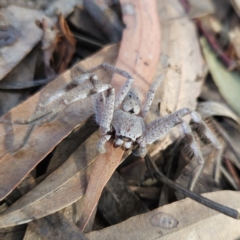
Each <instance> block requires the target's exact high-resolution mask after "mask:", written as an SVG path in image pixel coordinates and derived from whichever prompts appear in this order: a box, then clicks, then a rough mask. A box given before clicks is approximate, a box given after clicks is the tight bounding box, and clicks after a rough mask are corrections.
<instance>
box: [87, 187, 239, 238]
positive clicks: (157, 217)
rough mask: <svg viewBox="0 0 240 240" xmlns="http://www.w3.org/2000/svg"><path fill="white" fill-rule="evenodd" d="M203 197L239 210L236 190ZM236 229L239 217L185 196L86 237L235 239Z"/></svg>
mask: <svg viewBox="0 0 240 240" xmlns="http://www.w3.org/2000/svg"><path fill="white" fill-rule="evenodd" d="M203 196H205V197H206V198H209V199H211V200H213V201H216V202H218V203H221V204H224V205H227V206H229V207H232V208H235V209H237V210H238V211H239V210H240V201H239V199H240V193H239V192H235V191H220V192H213V193H206V194H203ZM213 223H214V224H213ZM223 226H224V227H223ZM226 229H227V230H226ZM239 229H240V221H239V220H236V219H233V218H230V217H227V216H225V215H223V214H221V213H218V212H216V211H214V210H211V209H209V208H207V207H205V206H203V205H201V204H199V203H197V202H195V201H193V200H191V199H189V198H187V199H184V200H181V201H178V202H174V203H172V204H169V205H165V206H163V207H160V208H158V209H155V210H153V211H151V212H149V213H146V214H142V215H138V216H136V217H132V218H130V219H128V220H127V221H125V222H123V223H120V224H117V225H114V226H112V227H108V228H105V229H103V230H101V231H94V232H91V233H88V234H86V236H87V237H88V238H89V239H90V240H95V239H96V240H105V239H114V240H117V239H138V240H141V239H142V240H145V239H148V240H151V239H161V240H172V239H178V240H185V239H204V240H208V239H209V240H210V239H213V238H214V239H219V240H225V239H238V238H239ZM213 234H214V235H213Z"/></svg>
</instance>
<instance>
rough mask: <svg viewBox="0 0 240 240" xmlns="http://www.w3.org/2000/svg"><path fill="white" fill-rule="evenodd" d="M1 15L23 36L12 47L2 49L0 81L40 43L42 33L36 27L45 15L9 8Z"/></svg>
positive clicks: (13, 7)
mask: <svg viewBox="0 0 240 240" xmlns="http://www.w3.org/2000/svg"><path fill="white" fill-rule="evenodd" d="M0 14H3V15H4V16H6V18H7V19H8V21H9V24H10V25H12V26H13V27H14V28H15V29H17V30H18V31H19V32H20V34H21V35H20V37H19V38H18V39H17V41H16V42H14V43H13V44H12V45H9V46H5V47H3V48H0V55H1V59H0V79H2V78H3V77H4V76H5V75H6V74H7V73H8V72H10V71H11V69H12V68H13V67H15V66H16V65H17V64H18V63H19V62H20V61H21V60H22V59H23V58H24V57H25V56H26V55H27V54H28V53H29V52H30V51H31V50H32V49H33V47H34V46H35V45H36V44H37V43H38V42H39V41H40V39H41V37H42V31H41V30H40V29H39V28H38V27H37V26H36V24H35V21H36V20H38V19H42V18H43V17H44V13H43V12H42V11H37V10H32V9H27V8H21V7H16V6H9V7H7V8H2V9H1V13H0ZM49 21H50V20H49Z"/></svg>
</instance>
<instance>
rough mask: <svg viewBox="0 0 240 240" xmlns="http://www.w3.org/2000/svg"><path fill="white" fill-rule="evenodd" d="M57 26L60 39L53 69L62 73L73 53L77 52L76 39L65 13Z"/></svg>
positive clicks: (60, 17)
mask: <svg viewBox="0 0 240 240" xmlns="http://www.w3.org/2000/svg"><path fill="white" fill-rule="evenodd" d="M57 26H58V29H59V41H58V43H57V45H56V49H55V52H56V56H55V58H54V62H53V64H54V67H53V69H54V70H55V71H56V72H57V73H62V72H63V71H64V70H65V69H66V68H67V66H68V64H69V63H70V61H71V59H72V56H73V54H74V53H75V45H76V40H75V38H74V37H73V35H72V33H71V31H70V29H69V27H68V25H67V22H66V20H65V19H64V17H63V15H60V16H59V17H58V23H57Z"/></svg>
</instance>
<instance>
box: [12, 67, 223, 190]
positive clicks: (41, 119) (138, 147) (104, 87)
mask: <svg viewBox="0 0 240 240" xmlns="http://www.w3.org/2000/svg"><path fill="white" fill-rule="evenodd" d="M100 68H103V69H105V70H107V71H111V72H113V73H117V74H120V75H122V76H123V77H125V78H127V81H126V82H125V84H124V85H123V87H122V89H121V90H120V91H119V93H118V95H117V96H116V97H115V89H114V88H113V86H111V85H109V84H103V83H101V82H99V80H98V78H97V76H96V75H94V74H92V72H94V71H96V70H98V69H100ZM88 80H90V82H91V84H92V85H91V86H90V87H88V88H86V89H82V87H81V84H83V83H84V82H86V81H88ZM160 81H161V76H160V77H158V79H157V80H156V81H155V82H154V83H153V84H152V86H151V87H150V89H149V90H148V93H147V96H146V100H145V103H144V105H143V107H142V108H141V106H140V101H139V98H138V94H137V92H136V91H135V90H134V89H131V86H132V82H133V78H132V77H131V75H130V74H129V73H127V72H125V71H123V70H120V69H118V68H115V67H113V66H111V65H109V64H106V63H103V64H101V65H99V66H97V67H95V68H93V69H91V70H89V71H88V73H85V74H83V75H80V76H79V77H77V78H75V79H74V81H73V83H71V84H70V85H67V86H66V87H64V88H63V89H60V90H59V91H58V92H56V93H55V94H54V95H52V96H50V97H48V98H46V99H45V100H44V102H42V103H40V104H39V106H38V109H37V111H36V113H35V114H34V116H33V117H32V118H31V119H28V120H19V121H18V122H16V123H18V124H32V126H35V124H36V123H37V124H42V123H45V122H48V121H51V120H52V119H53V118H54V117H55V116H56V115H57V114H58V113H59V112H61V111H62V110H63V109H64V108H66V107H67V106H69V105H70V104H71V103H73V102H76V101H78V100H81V99H84V98H86V97H88V96H91V95H93V94H95V93H96V94H97V95H96V96H97V97H96V98H95V116H96V122H97V123H98V125H99V127H100V140H99V143H98V146H97V147H98V151H99V152H100V153H104V152H105V151H106V149H105V147H104V146H105V143H106V142H107V141H108V140H110V139H111V138H114V145H115V146H116V147H121V146H122V147H124V148H125V149H130V148H132V147H134V152H135V154H136V155H138V156H141V157H144V156H145V155H146V153H147V151H146V146H147V145H150V144H152V143H153V142H155V141H156V140H161V139H163V138H164V137H165V135H166V134H167V133H168V132H169V131H170V130H171V129H172V128H174V127H175V126H177V125H179V126H181V127H182V130H183V133H184V135H186V136H187V138H188V140H189V145H190V148H191V149H192V152H193V154H194V156H195V158H196V160H197V162H198V167H197V168H196V169H195V170H194V176H193V179H192V181H191V184H190V187H189V188H190V189H191V190H192V189H193V188H194V185H195V183H196V180H197V179H198V176H199V174H200V173H201V171H202V169H203V165H204V159H203V156H202V154H201V151H200V149H199V147H198V144H197V142H196V139H195V136H194V134H193V133H192V130H191V127H190V126H189V124H188V123H187V122H185V121H184V119H183V117H184V116H186V115H189V116H190V117H191V120H192V122H193V123H195V125H198V126H200V129H201V131H202V133H203V134H204V135H205V137H206V138H207V139H208V140H209V141H210V142H211V143H212V144H213V146H214V147H215V149H216V150H217V154H216V156H217V157H216V158H217V162H216V172H219V171H217V168H219V165H220V159H221V152H222V151H221V150H222V148H221V145H220V144H219V141H218V139H217V138H216V137H215V136H214V134H213V133H212V132H211V131H210V129H209V128H208V127H207V125H206V124H205V122H204V121H203V120H202V119H201V117H200V116H199V114H198V113H197V112H195V111H191V110H190V109H188V108H183V109H180V110H178V111H176V112H175V113H172V114H169V115H167V116H164V117H161V118H158V119H156V120H154V121H152V122H150V123H146V122H145V117H146V115H147V113H148V111H149V109H150V107H151V104H152V101H153V98H154V94H155V92H156V89H157V86H158V84H159V82H160ZM33 128H34V127H32V128H31V129H33ZM29 132H31V131H29ZM29 135H30V133H29V134H28V136H29ZM27 139H28V137H26V140H25V142H27ZM216 178H217V176H216V175H215V179H216Z"/></svg>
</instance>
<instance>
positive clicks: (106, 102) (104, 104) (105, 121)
mask: <svg viewBox="0 0 240 240" xmlns="http://www.w3.org/2000/svg"><path fill="white" fill-rule="evenodd" d="M101 68H103V69H105V70H107V71H109V72H112V73H117V74H119V75H121V76H123V77H125V78H127V81H126V82H125V84H124V86H123V87H122V89H121V90H120V91H119V93H118V95H117V97H116V98H115V90H114V88H111V89H109V91H108V92H107V96H106V97H105V96H104V94H102V95H100V96H98V97H97V98H96V101H95V116H96V121H97V123H98V124H99V126H100V136H101V138H100V141H99V143H98V151H99V152H100V153H104V152H105V151H106V150H105V148H104V145H105V143H106V142H107V141H108V140H109V139H110V137H111V135H109V134H107V133H108V132H109V131H110V130H111V122H112V118H113V113H114V109H116V108H117V107H119V106H120V104H121V103H122V101H123V100H124V98H125V96H126V94H127V93H128V91H129V90H130V88H131V85H132V82H133V78H132V77H131V75H130V74H129V73H127V72H126V71H123V70H121V69H118V68H116V67H114V66H112V65H110V64H107V63H103V64H101V65H99V66H97V67H95V68H92V69H90V70H88V72H93V71H96V70H98V69H101ZM127 147H128V145H127Z"/></svg>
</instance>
